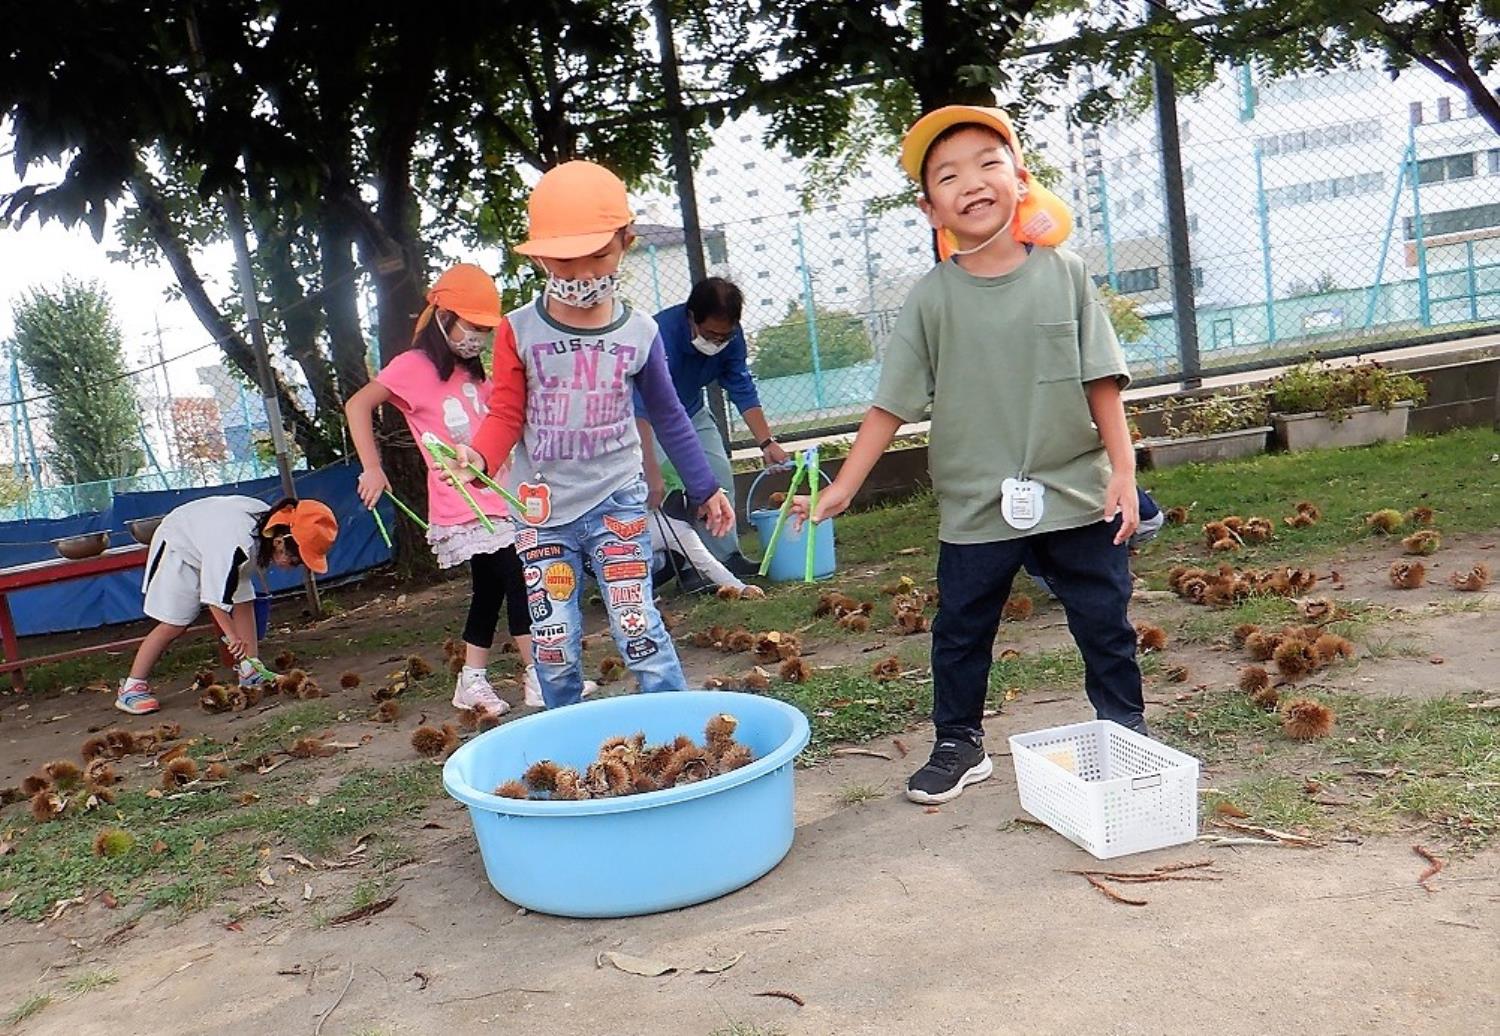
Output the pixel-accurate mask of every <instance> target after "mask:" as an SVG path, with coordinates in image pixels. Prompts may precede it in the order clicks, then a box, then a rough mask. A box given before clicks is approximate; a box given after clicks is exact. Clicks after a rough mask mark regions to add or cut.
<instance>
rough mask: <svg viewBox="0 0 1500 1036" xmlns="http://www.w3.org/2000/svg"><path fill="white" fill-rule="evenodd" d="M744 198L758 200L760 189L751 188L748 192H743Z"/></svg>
mask: <svg viewBox="0 0 1500 1036" xmlns="http://www.w3.org/2000/svg"><path fill="white" fill-rule="evenodd" d="M745 197H747V198H759V197H760V188H759V187H752V188H750V189H749V190H748V191H746V192H745Z"/></svg>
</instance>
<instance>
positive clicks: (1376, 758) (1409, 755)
mask: <svg viewBox="0 0 1500 1036" xmlns="http://www.w3.org/2000/svg"><path fill="white" fill-rule="evenodd" d="M1309 696H1310V697H1316V698H1317V699H1318V700H1320V701H1323V702H1324V703H1326V704H1328V705H1331V706H1332V707H1333V709H1334V710H1335V712H1336V714H1337V725H1336V726H1335V728H1334V733H1333V736H1332V737H1330V738H1328V739H1326V740H1323V741H1318V742H1314V743H1312V744H1301V743H1298V742H1293V741H1290V740H1288V739H1287V738H1286V737H1285V736H1284V735H1283V734H1282V733H1281V724H1280V719H1279V717H1278V716H1277V715H1276V714H1275V713H1268V712H1264V711H1262V710H1261V709H1259V708H1257V707H1256V706H1254V705H1251V704H1250V702H1249V701H1248V700H1247V699H1246V698H1245V696H1244V695H1242V694H1238V693H1234V692H1223V693H1217V694H1209V695H1206V696H1205V697H1204V698H1203V699H1202V701H1201V702H1200V703H1198V704H1196V705H1194V707H1192V708H1190V709H1174V710H1172V711H1170V712H1168V713H1167V714H1165V715H1164V716H1162V717H1161V719H1159V720H1158V721H1157V723H1156V726H1157V728H1158V730H1159V732H1160V733H1162V734H1164V735H1165V736H1166V738H1167V740H1169V741H1171V742H1172V743H1174V744H1177V745H1178V746H1179V747H1181V748H1183V749H1184V750H1185V751H1189V752H1192V753H1194V754H1195V755H1198V756H1200V757H1201V758H1204V759H1206V760H1208V761H1210V762H1219V761H1224V760H1231V759H1236V758H1238V759H1243V758H1246V757H1250V756H1252V755H1253V761H1252V763H1251V768H1252V770H1254V771H1256V772H1255V773H1253V774H1252V776H1250V777H1249V778H1247V779H1245V780H1243V781H1241V782H1239V783H1237V784H1235V785H1233V786H1232V787H1230V788H1227V789H1225V790H1226V792H1227V795H1228V797H1229V798H1230V799H1232V800H1233V801H1234V803H1235V805H1237V806H1239V807H1240V808H1241V809H1243V810H1245V811H1247V812H1248V813H1250V814H1251V816H1252V818H1254V819H1255V820H1256V821H1258V822H1263V823H1269V824H1271V825H1272V826H1275V825H1276V824H1278V823H1280V824H1301V825H1305V826H1308V827H1310V828H1313V829H1328V828H1332V827H1335V826H1338V825H1346V826H1349V827H1352V828H1354V829H1356V830H1361V831H1371V832H1379V831H1389V830H1393V829H1395V828H1398V827H1400V826H1402V825H1404V824H1408V823H1410V822H1411V821H1413V820H1420V821H1425V822H1428V823H1431V824H1434V825H1437V826H1439V827H1440V828H1442V829H1443V831H1444V832H1445V833H1446V835H1447V836H1448V837H1449V839H1450V840H1452V841H1453V842H1454V843H1455V844H1458V845H1461V846H1463V847H1465V848H1472V849H1477V848H1480V847H1482V846H1485V845H1488V844H1490V843H1491V842H1492V841H1493V840H1494V839H1495V837H1496V836H1497V835H1500V715H1497V714H1496V713H1495V712H1493V711H1489V710H1476V709H1469V708H1468V707H1467V703H1466V702H1465V701H1464V700H1463V699H1460V698H1451V697H1450V698H1440V699H1435V700H1430V701H1414V700H1412V699H1408V698H1398V697H1366V696H1363V695H1356V694H1325V693H1320V692H1310V693H1309ZM1358 771H1368V773H1366V774H1363V775H1362V774H1360V773H1359V772H1358ZM1372 774H1373V776H1372ZM1386 774H1388V776H1383V775H1386ZM1303 775H1313V776H1314V778H1315V780H1317V781H1318V783H1320V784H1325V785H1327V784H1332V785H1334V786H1336V787H1337V789H1338V794H1339V796H1340V797H1342V798H1346V799H1347V800H1348V806H1347V807H1346V808H1338V807H1335V808H1333V809H1330V808H1328V807H1325V806H1320V805H1319V804H1318V803H1317V802H1315V801H1313V797H1312V795H1311V794H1310V793H1309V792H1308V791H1307V789H1306V787H1305V786H1304V777H1303Z"/></svg>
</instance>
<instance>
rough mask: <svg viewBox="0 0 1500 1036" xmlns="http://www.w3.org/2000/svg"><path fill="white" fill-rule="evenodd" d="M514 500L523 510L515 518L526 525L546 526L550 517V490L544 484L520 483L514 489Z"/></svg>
mask: <svg viewBox="0 0 1500 1036" xmlns="http://www.w3.org/2000/svg"><path fill="white" fill-rule="evenodd" d="M516 499H518V500H520V501H521V504H522V506H523V507H525V510H524V511H522V512H521V513H520V514H518V515H517V516H516V517H517V518H520V519H521V521H523V522H525V523H526V524H527V525H546V524H547V519H548V518H551V517H552V489H551V487H550V486H547V485H545V484H541V485H537V484H533V483H531V482H522V483H521V484H520V485H519V486H517V487H516Z"/></svg>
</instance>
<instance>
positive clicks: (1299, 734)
mask: <svg viewBox="0 0 1500 1036" xmlns="http://www.w3.org/2000/svg"><path fill="white" fill-rule="evenodd" d="M1333 721H1334V716H1333V710H1332V709H1330V708H1329V707H1328V706H1327V705H1324V704H1323V703H1322V702H1318V701H1313V700H1312V699H1311V698H1298V699H1296V700H1294V701H1291V702H1288V703H1287V704H1286V705H1285V706H1283V708H1282V710H1281V729H1282V730H1284V731H1285V732H1286V735H1287V737H1290V738H1292V739H1294V740H1297V741H1316V740H1318V739H1319V738H1324V737H1327V736H1328V735H1329V734H1331V733H1333Z"/></svg>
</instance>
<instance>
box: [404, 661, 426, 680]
mask: <svg viewBox="0 0 1500 1036" xmlns="http://www.w3.org/2000/svg"><path fill="white" fill-rule="evenodd" d="M406 671H407V673H409V674H410V675H411V678H412V679H413V680H420V679H422V677H424V676H428V675H430V674H431V673H432V666H431V665H430V664H429V663H428V661H427V659H425V658H423V657H422V656H421V655H407V656H406Z"/></svg>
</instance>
